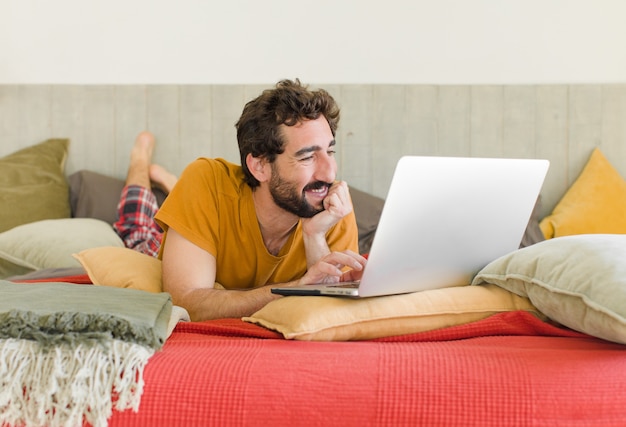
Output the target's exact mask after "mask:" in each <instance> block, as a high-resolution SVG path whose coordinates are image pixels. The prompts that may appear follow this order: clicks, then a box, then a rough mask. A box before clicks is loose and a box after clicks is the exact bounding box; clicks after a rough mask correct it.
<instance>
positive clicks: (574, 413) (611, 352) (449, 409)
mask: <svg viewBox="0 0 626 427" xmlns="http://www.w3.org/2000/svg"><path fill="white" fill-rule="evenodd" d="M625 350H626V346H621V345H618V344H612V343H609V342H606V341H602V340H599V339H595V338H591V337H588V336H586V335H583V334H579V333H576V332H572V331H569V330H564V329H560V328H557V327H555V326H552V325H549V324H547V323H544V322H541V321H539V320H538V319H536V318H535V317H534V316H532V315H530V314H527V313H522V312H513V313H504V314H499V315H495V316H492V317H490V318H488V319H485V320H483V321H480V322H475V323H472V324H468V325H463V326H457V327H453V328H447V329H442V330H438V331H432V332H426V333H420V334H415V335H406V336H402V337H395V338H389V339H381V340H376V341H367V342H298V341H287V340H284V339H282V338H281V336H280V335H279V334H276V333H273V332H271V331H268V330H265V329H263V328H261V327H259V326H256V325H252V324H248V323H244V322H242V321H240V320H236V319H226V320H221V321H212V322H203V323H185V324H179V326H177V328H176V330H175V331H174V333H173V335H172V336H171V337H170V338H169V339H168V341H167V343H166V344H165V347H164V348H163V350H162V351H160V352H159V353H157V354H156V355H155V356H154V357H153V358H152V360H151V361H150V362H149V363H148V366H147V368H146V371H145V382H146V385H145V390H144V394H143V397H142V402H141V407H140V410H139V412H138V413H133V412H131V411H126V412H123V413H115V414H114V416H113V417H112V419H111V426H227V425H252V426H256V425H266V426H281V425H289V426H297V425H306V426H311V425H324V426H326V425H340V426H350V425H354V426H364V425H393V426H399V425H413V426H416V425H420V426H444V425H450V426H461V425H463V426H465V425H475V426H490V425H492V426H508V425H521V426H528V425H534V426H548V425H550V426H551V425H555V424H558V425H568V426H576V425H580V426H581V425H585V426H587V425H598V426H610V425H626V387H625V386H626V351H625Z"/></svg>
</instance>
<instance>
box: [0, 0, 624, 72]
mask: <svg viewBox="0 0 626 427" xmlns="http://www.w3.org/2000/svg"><path fill="white" fill-rule="evenodd" d="M624 18H626V1H624V0H317V1H315V2H310V1H307V2H304V1H297V0H265V1H258V0H221V1H212V0H53V1H50V0H0V84H17V83H27V84H30V83H74V84H127V83H128V84H130V83H144V84H163V83H175V84H187V83H198V84H222V83H224V84H231V83H237V84H241V83H244V84H247V83H251V84H256V83H261V84H266V83H273V82H275V81H277V80H278V79H281V78H293V77H300V78H301V79H302V80H303V81H305V82H307V83H405V84H482V83H489V84H531V83H535V84H542V83H615V82H625V81H626V23H625V22H626V20H625V19H624Z"/></svg>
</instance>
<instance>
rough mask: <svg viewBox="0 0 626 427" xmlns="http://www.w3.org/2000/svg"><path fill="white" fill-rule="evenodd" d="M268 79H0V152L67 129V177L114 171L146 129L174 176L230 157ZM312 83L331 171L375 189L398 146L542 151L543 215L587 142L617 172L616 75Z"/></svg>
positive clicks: (437, 151) (621, 160)
mask: <svg viewBox="0 0 626 427" xmlns="http://www.w3.org/2000/svg"><path fill="white" fill-rule="evenodd" d="M269 86H271V84H268V85H267V86H258V85H111V86H106V85H103V86H100V85H0V141H1V144H0V156H1V155H6V154H8V153H10V152H13V151H15V150H17V149H19V148H22V147H26V146H28V145H32V144H35V143H37V142H40V141H42V140H44V139H47V138H51V137H67V138H70V139H71V148H70V156H69V158H68V163H67V167H66V169H67V173H68V174H70V173H72V172H74V171H77V170H80V169H90V170H94V171H97V172H101V173H105V174H109V175H112V176H116V177H119V178H123V177H124V176H125V174H126V168H127V167H128V153H129V150H130V147H131V146H132V143H133V141H134V138H135V136H136V135H137V133H139V132H140V131H142V130H144V129H147V130H150V131H151V132H153V133H154V134H155V135H156V138H157V149H156V153H155V161H156V162H159V163H161V164H163V165H164V166H166V167H168V168H169V169H171V170H172V171H174V172H175V173H180V172H181V171H182V169H183V168H184V166H185V165H186V164H187V163H189V162H190V161H192V160H193V159H195V158H196V157H199V156H208V157H224V158H226V159H229V160H231V161H234V162H237V163H238V162H239V154H238V149H237V143H236V138H235V128H234V124H235V122H236V121H237V119H238V118H239V115H240V113H241V110H242V108H243V106H244V104H245V103H246V102H247V101H248V100H250V99H252V98H253V97H255V96H256V95H258V94H259V93H260V92H261V91H262V90H263V89H264V88H266V87H269ZM312 87H315V85H312ZM324 88H325V89H326V90H328V91H329V92H330V93H331V94H332V95H333V96H334V97H335V98H336V100H337V101H338V103H339V105H340V107H341V109H342V116H341V120H340V123H339V130H338V135H337V142H338V145H337V156H338V163H339V177H340V178H342V179H345V180H347V181H348V182H349V183H350V185H351V186H354V187H356V188H359V189H361V190H364V191H367V192H370V193H373V194H375V195H378V196H381V197H385V196H386V192H387V188H388V186H389V182H390V180H391V175H392V172H393V168H394V165H395V163H396V161H397V160H398V158H399V157H400V156H401V155H404V154H419V155H445V156H473V157H524V158H526V157H530V158H546V159H549V160H550V161H551V168H550V171H549V173H548V177H547V178H546V182H545V185H544V188H543V191H542V194H543V199H542V200H543V213H544V214H547V213H549V212H550V211H551V209H552V208H553V206H554V204H555V203H556V202H557V201H558V200H559V199H560V197H561V196H562V195H563V193H564V192H565V190H566V189H567V188H568V187H569V185H570V184H571V183H572V181H573V180H574V179H575V178H576V177H577V176H578V174H579V173H580V171H581V169H582V167H583V165H584V164H585V162H586V161H587V159H588V157H589V155H590V153H591V151H592V149H593V148H594V147H600V148H601V150H602V152H603V153H604V154H605V156H606V157H607V158H608V159H609V161H611V163H613V165H614V166H615V167H616V168H617V169H618V170H619V171H620V173H622V175H623V176H626V84H620V85H528V86H506V85H505V86H502V85H499V86H489V85H480V86H479V85H476V86H473V85H464V86H444V85H439V86H438V85H376V84H373V85H351V84H340V85H324Z"/></svg>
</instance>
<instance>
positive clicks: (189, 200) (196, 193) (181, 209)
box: [155, 159, 221, 256]
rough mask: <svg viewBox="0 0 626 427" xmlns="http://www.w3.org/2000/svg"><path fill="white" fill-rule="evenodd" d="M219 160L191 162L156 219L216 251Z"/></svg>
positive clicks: (164, 227)
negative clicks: (216, 162)
mask: <svg viewBox="0 0 626 427" xmlns="http://www.w3.org/2000/svg"><path fill="white" fill-rule="evenodd" d="M216 167H218V166H217V165H216V164H215V162H212V161H209V159H198V160H196V161H194V162H192V163H190V164H189V165H188V166H187V167H186V168H185V170H184V171H183V173H182V175H181V176H180V178H179V180H178V182H177V183H176V186H175V187H174V188H173V189H172V191H171V192H170V194H169V195H168V196H167V198H166V199H165V201H164V202H163V205H162V206H161V208H160V209H159V211H158V212H157V214H156V216H155V220H156V221H157V223H158V224H159V225H160V226H161V228H163V230H164V231H165V236H164V238H167V231H168V230H169V229H170V228H173V229H174V230H176V232H177V233H178V234H180V235H181V236H183V237H184V238H186V239H187V240H189V241H190V242H192V243H193V244H195V245H197V246H199V247H200V248H202V249H204V250H206V251H207V252H209V253H210V254H212V255H213V256H215V255H216V251H217V249H216V248H217V241H218V239H219V227H218V222H217V218H218V210H219V206H218V203H219V198H218V193H217V192H218V189H219V188H221V187H220V186H221V183H220V182H217V181H218V179H217V174H216V173H215V168H216Z"/></svg>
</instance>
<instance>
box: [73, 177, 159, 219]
mask: <svg viewBox="0 0 626 427" xmlns="http://www.w3.org/2000/svg"><path fill="white" fill-rule="evenodd" d="M69 184H70V206H71V208H72V216H73V217H74V218H95V219H99V220H102V221H104V222H107V223H109V224H113V223H114V222H115V221H116V220H117V205H118V203H119V201H120V195H121V194H122V189H123V188H124V180H122V179H119V178H113V177H110V176H107V175H103V174H101V173H98V172H93V171H89V170H80V171H78V172H75V173H73V174H72V175H70V176H69ZM152 191H153V192H154V194H155V195H156V197H157V203H158V204H159V206H160V205H161V203H163V200H165V196H166V194H165V193H164V192H163V191H161V190H160V189H158V188H153V189H152Z"/></svg>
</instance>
